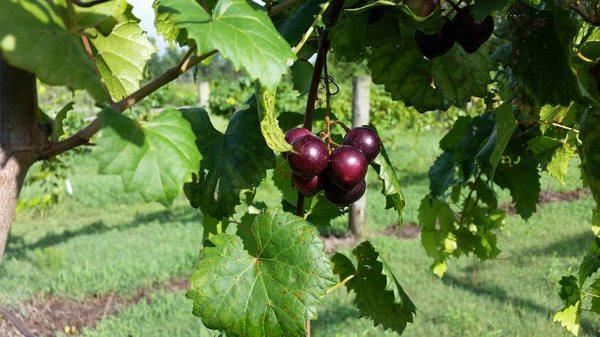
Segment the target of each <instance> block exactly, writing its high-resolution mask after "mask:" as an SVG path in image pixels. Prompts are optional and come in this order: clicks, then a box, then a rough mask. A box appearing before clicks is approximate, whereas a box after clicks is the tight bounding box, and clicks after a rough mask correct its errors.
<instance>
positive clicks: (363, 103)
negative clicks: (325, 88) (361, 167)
mask: <svg viewBox="0 0 600 337" xmlns="http://www.w3.org/2000/svg"><path fill="white" fill-rule="evenodd" d="M352 84H353V96H352V126H353V127H355V126H361V125H365V124H368V123H369V109H370V104H369V99H370V90H371V76H368V75H367V76H356V77H354V79H353V81H352ZM366 210H367V193H366V192H365V195H364V196H363V197H362V198H360V199H359V200H358V201H356V202H355V203H354V204H352V206H350V218H349V222H348V230H349V231H350V233H352V234H353V235H354V236H355V237H356V238H360V237H361V236H362V235H363V231H364V225H365V213H366Z"/></svg>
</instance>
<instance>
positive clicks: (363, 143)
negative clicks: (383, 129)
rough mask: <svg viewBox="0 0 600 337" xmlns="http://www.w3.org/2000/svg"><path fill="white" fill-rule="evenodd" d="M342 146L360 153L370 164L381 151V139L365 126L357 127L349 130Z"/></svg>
mask: <svg viewBox="0 0 600 337" xmlns="http://www.w3.org/2000/svg"><path fill="white" fill-rule="evenodd" d="M343 144H344V145H350V146H354V147H355V148H357V149H359V150H361V151H362V153H363V154H364V155H365V157H367V161H368V162H369V163H370V162H372V161H373V159H375V158H376V157H377V156H378V155H379V152H380V151H381V139H380V138H379V135H378V134H377V132H375V130H373V129H371V128H369V127H367V126H359V127H356V128H352V129H350V130H349V131H348V132H347V133H346V137H344V142H343Z"/></svg>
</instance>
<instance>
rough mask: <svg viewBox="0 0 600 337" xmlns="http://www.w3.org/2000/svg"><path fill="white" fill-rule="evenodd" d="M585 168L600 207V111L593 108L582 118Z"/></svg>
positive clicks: (581, 133) (581, 134)
mask: <svg viewBox="0 0 600 337" xmlns="http://www.w3.org/2000/svg"><path fill="white" fill-rule="evenodd" d="M580 137H581V142H582V153H583V158H582V161H583V168H584V170H585V175H586V179H587V183H588V184H589V186H590V188H591V190H592V193H593V194H594V198H595V199H596V205H600V170H598V167H600V109H599V108H592V109H589V110H588V111H586V112H585V113H584V114H583V116H582V118H581V128H580Z"/></svg>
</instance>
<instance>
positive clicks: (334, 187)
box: [285, 126, 381, 206]
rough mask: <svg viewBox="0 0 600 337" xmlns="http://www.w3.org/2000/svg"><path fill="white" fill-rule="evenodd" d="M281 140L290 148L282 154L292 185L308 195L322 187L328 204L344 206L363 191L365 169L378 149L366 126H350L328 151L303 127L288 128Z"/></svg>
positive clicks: (371, 132) (354, 199)
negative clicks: (290, 149)
mask: <svg viewBox="0 0 600 337" xmlns="http://www.w3.org/2000/svg"><path fill="white" fill-rule="evenodd" d="M285 140H286V141H287V142H288V143H290V144H291V145H292V147H293V149H294V151H293V152H291V153H288V154H287V155H286V158H287V160H288V163H289V165H290V168H291V170H292V178H291V179H292V186H293V187H294V188H295V189H297V190H298V191H299V192H300V193H301V194H302V195H304V196H306V197H312V196H314V195H316V194H317V193H319V192H320V191H321V190H323V191H324V193H325V197H326V198H327V199H328V200H329V201H331V202H332V203H334V204H336V205H338V206H348V205H350V204H351V203H353V202H355V201H357V200H358V199H360V198H361V197H362V196H363V195H364V194H365V190H366V187H367V183H366V181H365V176H366V175H367V168H368V166H369V163H370V162H372V161H373V160H374V159H375V158H376V157H377V155H378V154H379V151H380V150H381V140H380V139H379V136H378V135H377V132H375V131H374V130H372V129H370V128H369V127H366V126H361V127H356V128H353V129H350V130H348V132H347V133H346V137H345V138H344V141H343V143H342V145H340V146H338V147H337V148H335V149H333V150H332V151H331V150H330V148H328V146H327V145H326V144H325V142H324V141H323V140H322V139H321V138H319V137H317V136H315V135H313V134H312V133H311V132H310V131H308V130H307V129H304V128H294V129H291V130H289V131H288V132H287V133H286V135H285Z"/></svg>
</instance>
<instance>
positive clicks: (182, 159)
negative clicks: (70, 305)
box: [0, 0, 600, 337]
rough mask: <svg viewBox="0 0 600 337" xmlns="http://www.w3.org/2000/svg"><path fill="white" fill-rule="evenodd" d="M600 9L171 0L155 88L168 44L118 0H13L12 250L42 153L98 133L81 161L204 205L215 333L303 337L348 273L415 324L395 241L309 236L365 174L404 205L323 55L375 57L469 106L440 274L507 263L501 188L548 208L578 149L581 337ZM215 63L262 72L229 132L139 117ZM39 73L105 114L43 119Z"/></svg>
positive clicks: (568, 288) (376, 63) (391, 80)
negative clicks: (168, 61) (149, 72)
mask: <svg viewBox="0 0 600 337" xmlns="http://www.w3.org/2000/svg"><path fill="white" fill-rule="evenodd" d="M599 8H600V7H599V6H598V2H597V1H591V0H590V1H587V0H577V1H566V0H565V1H551V0H540V1H530V0H517V1H509V0H497V1H486V0H462V1H459V2H454V1H451V0H448V1H439V0H403V1H387V0H361V1H344V0H282V1H267V2H266V3H265V4H264V5H260V4H258V3H255V2H252V1H246V0H218V1H196V0H156V1H155V3H154V5H153V10H154V13H155V17H156V21H155V26H156V28H157V30H158V31H159V33H160V34H161V35H162V37H164V38H165V40H167V41H168V42H169V43H171V44H173V45H175V44H177V45H179V46H181V47H182V48H183V51H182V54H183V55H182V57H181V60H180V61H179V63H178V64H177V65H176V66H174V67H173V68H171V69H168V70H166V71H165V72H164V73H163V74H160V75H158V76H157V77H155V78H154V79H151V80H149V81H147V82H143V81H142V80H143V79H144V76H145V74H146V71H145V67H146V64H147V63H148V62H149V61H150V59H151V57H152V55H153V54H155V53H156V52H157V50H156V48H155V47H154V45H153V44H152V43H151V42H150V40H149V39H148V37H147V36H146V34H145V33H144V32H143V31H142V30H141V28H140V26H139V19H138V18H137V17H135V15H134V14H133V8H132V6H131V5H129V4H128V3H127V2H126V1H125V0H91V1H90V0H88V1H82V0H2V1H0V13H10V15H2V16H0V53H1V54H0V57H1V59H0V66H2V69H3V70H2V71H3V72H4V71H6V73H7V74H14V75H10V76H7V78H8V77H10V78H9V79H10V80H11V81H13V80H14V81H20V82H18V83H21V84H20V86H22V87H19V88H18V89H19V90H17V91H18V92H17V93H15V89H14V88H12V89H11V88H6V85H4V84H3V83H2V81H0V95H3V96H2V98H3V102H4V101H7V102H8V101H10V102H12V101H14V102H21V103H20V105H19V106H17V105H18V104H17V103H14V106H15V107H16V108H14V109H13V108H12V106H11V108H10V109H9V108H8V107H5V106H4V105H2V106H0V117H2V118H0V126H1V127H2V128H1V129H0V131H2V133H0V136H1V137H0V160H2V161H3V163H4V162H6V163H9V164H10V165H6V167H4V166H2V167H0V178H1V179H0V181H7V182H9V183H10V184H3V185H0V192H2V193H1V195H0V206H3V208H2V210H0V234H1V235H0V257H1V254H2V252H3V251H4V247H5V242H6V239H7V236H8V231H9V228H10V225H11V223H12V220H13V217H14V210H15V208H16V207H17V204H18V203H17V200H18V196H19V193H20V189H21V187H22V184H23V181H24V179H25V175H26V173H27V171H28V170H29V169H30V167H31V166H32V165H33V164H34V163H35V162H37V161H43V162H45V163H46V166H50V165H52V164H55V163H61V168H62V164H63V163H64V162H63V161H60V159H61V158H62V156H64V155H66V154H67V153H70V152H71V151H74V150H75V149H81V148H86V147H89V146H92V145H95V146H96V147H97V148H96V149H94V150H93V151H86V153H85V155H88V156H96V157H97V159H98V161H99V163H100V165H99V172H100V173H101V174H108V175H117V176H120V177H121V179H122V181H123V186H124V187H125V189H126V190H127V191H136V192H138V193H139V194H140V195H141V196H142V197H143V198H144V200H145V201H147V202H160V203H162V204H163V205H165V206H170V205H171V204H172V203H173V202H174V200H175V198H177V196H178V195H179V194H180V192H181V190H182V189H183V192H184V193H185V196H186V197H187V199H188V200H189V204H190V205H191V207H193V208H197V209H199V210H200V211H201V213H202V215H203V217H202V225H203V238H202V240H201V242H198V245H199V247H200V249H201V253H200V257H199V259H198V262H197V264H196V265H195V266H194V268H193V271H192V276H191V277H190V280H189V282H190V287H189V290H188V291H187V293H186V296H187V298H188V299H189V300H190V301H191V303H193V314H194V315H196V316H198V317H199V318H200V319H201V320H202V323H203V324H204V325H205V326H206V327H208V328H209V329H213V330H218V331H221V332H223V333H224V334H226V335H227V336H239V337H266V336H310V333H311V329H310V321H311V320H315V319H318V310H317V308H318V305H319V303H321V302H322V300H323V298H324V297H325V296H326V295H327V294H329V293H331V292H333V291H339V290H338V289H341V288H345V289H346V290H347V291H348V292H352V293H353V294H354V305H355V306H356V307H357V308H358V311H359V312H360V315H361V317H363V318H365V319H370V320H372V321H373V323H374V324H375V325H377V326H380V327H382V328H383V329H390V330H392V331H394V332H396V333H398V334H402V333H403V332H404V331H405V329H407V326H408V324H409V323H412V322H413V320H414V317H415V315H416V312H417V308H416V307H415V305H414V303H413V301H412V300H411V299H410V297H409V296H408V293H410V290H408V289H407V290H406V291H405V289H404V288H403V287H402V278H400V277H398V275H397V274H395V273H394V271H393V270H392V269H391V268H390V265H389V264H388V263H387V262H386V259H385V256H383V255H382V253H381V252H380V251H378V250H377V247H376V246H375V245H374V244H373V243H371V242H370V241H364V242H361V243H359V244H358V245H357V246H356V247H355V248H354V249H353V250H352V251H351V252H350V253H349V254H342V253H339V252H338V253H335V254H333V255H331V256H330V255H328V254H326V253H325V252H324V243H323V240H322V239H321V238H320V237H319V235H318V233H317V231H316V230H315V227H317V226H326V225H328V224H329V223H330V222H331V220H332V219H336V218H338V217H340V216H342V215H344V214H346V213H347V211H348V207H349V206H350V205H351V204H352V203H354V202H356V201H357V200H359V199H360V198H361V197H362V196H363V195H364V194H365V191H366V189H367V182H366V176H367V172H368V171H369V170H371V171H372V173H373V174H375V175H376V176H377V177H378V178H379V180H380V181H381V182H382V184H381V185H382V190H381V193H382V195H383V197H385V200H386V202H385V205H382V206H381V208H387V209H392V210H393V211H394V212H395V214H396V213H397V215H398V221H399V222H401V219H402V214H403V211H404V207H405V199H404V196H403V194H402V186H401V181H400V180H399V179H398V177H397V175H396V172H395V170H394V163H392V162H391V161H390V157H389V156H388V150H389V148H386V144H385V141H384V139H383V138H384V137H381V136H380V133H379V132H378V131H377V126H376V125H372V124H371V125H363V126H358V127H352V128H349V127H347V126H346V125H345V124H344V121H343V118H338V116H336V113H337V112H338V111H336V108H335V107H336V105H335V104H334V100H335V99H336V98H334V96H335V95H336V94H337V93H338V92H340V91H341V89H343V88H340V86H341V85H338V84H337V83H336V82H335V81H334V77H333V76H332V74H330V69H328V64H331V62H333V61H344V62H348V63H352V64H355V65H365V66H366V67H367V68H368V70H369V72H370V75H371V76H372V78H373V82H374V83H375V84H378V85H380V87H377V88H378V89H377V90H384V89H385V90H386V91H387V92H388V93H389V95H390V97H391V99H393V100H395V101H398V102H401V103H402V104H403V106H405V107H406V108H408V109H411V111H413V112H415V114H417V112H418V113H420V114H426V113H433V112H435V113H438V114H441V115H445V116H447V115H452V114H453V111H456V110H457V109H464V110H469V107H473V106H475V107H476V108H475V109H471V110H475V111H477V112H478V113H477V114H466V115H461V116H459V117H457V118H452V119H453V124H452V125H451V127H450V128H449V129H448V130H447V133H446V134H445V136H444V137H443V138H442V139H441V141H440V143H439V147H440V155H439V156H438V157H437V159H436V160H435V162H434V163H433V165H432V166H431V168H430V169H429V172H428V177H429V182H430V186H429V191H428V192H427V195H425V196H423V199H422V200H421V203H420V207H419V210H418V213H419V216H418V218H419V226H420V228H421V237H420V239H421V243H422V246H423V249H424V250H425V252H426V254H427V255H428V256H429V258H430V259H431V261H432V264H431V266H430V268H431V271H432V272H433V273H434V274H435V275H437V276H439V277H440V278H442V277H444V275H445V273H446V271H447V270H448V268H452V261H453V259H455V258H458V257H460V256H468V255H471V256H473V257H475V258H477V259H479V260H493V259H495V258H497V257H498V255H499V254H500V252H501V247H502V242H501V240H500V239H499V233H500V231H501V230H502V227H503V225H504V222H505V219H506V216H507V214H506V211H505V208H502V207H501V206H500V203H501V201H502V199H501V197H500V196H499V195H500V194H499V192H500V191H502V190H505V191H506V192H507V195H509V196H510V200H511V202H512V203H513V204H514V208H515V211H516V213H517V215H518V216H520V217H521V218H523V219H524V220H527V219H529V218H530V217H531V216H532V215H533V214H534V213H535V212H536V211H538V201H539V196H540V191H541V184H540V178H541V176H542V172H544V173H547V174H548V175H550V176H551V177H553V178H554V179H556V180H557V181H559V182H564V177H565V176H566V171H567V169H568V167H569V163H570V161H571V159H573V158H574V157H579V159H580V161H581V165H580V166H581V170H582V173H583V174H584V176H585V179H586V183H587V185H588V186H589V188H590V189H591V192H592V194H593V197H594V200H595V202H596V206H595V208H594V209H593V210H590V215H591V219H592V228H591V231H592V232H593V235H594V240H593V241H592V242H591V244H590V247H589V250H588V253H587V254H586V255H585V256H583V257H582V262H581V264H580V266H579V268H578V270H577V273H575V274H573V275H566V276H564V277H563V278H562V279H561V280H560V293H559V294H557V296H558V297H560V298H561V299H562V300H563V302H564V306H563V307H562V308H555V309H556V313H555V315H554V316H553V320H554V321H555V322H557V323H559V324H560V325H561V326H562V327H564V328H565V329H567V330H568V331H569V332H571V333H572V334H574V335H578V333H579V330H580V323H579V322H580V321H581V317H582V316H585V315H600V301H599V298H600V297H599V296H600V295H599V294H600V273H599V272H598V271H599V269H600V262H599V261H600V259H599V257H600V208H599V207H598V205H599V204H600V173H599V170H598V168H599V167H600V159H599V158H600V153H599V152H598V151H600V150H599V149H600V146H599V144H600V99H599V97H600V95H599V93H600V49H599V48H598V45H599V44H600V9H599ZM215 59H217V60H223V59H225V60H227V61H228V62H231V65H232V66H233V67H234V68H235V69H236V70H237V69H239V70H240V72H243V73H244V76H247V78H248V79H249V82H248V85H245V86H244V90H245V91H244V92H248V93H249V97H247V100H246V101H245V104H243V105H241V107H240V108H239V109H237V111H235V112H234V113H233V114H231V115H230V116H227V117H228V118H229V121H228V125H227V128H226V130H225V131H219V130H218V129H217V128H216V127H215V126H214V125H213V124H212V122H211V118H210V114H209V113H208V112H207V111H206V110H204V109H202V108H194V107H190V108H185V109H183V108H181V109H165V110H164V111H162V112H160V113H159V114H158V115H157V116H156V118H153V119H149V120H141V119H139V118H136V116H133V115H132V114H130V113H129V112H128V109H130V108H132V107H134V106H135V105H136V104H138V103H139V102H140V101H142V100H144V99H145V98H147V97H148V96H150V95H152V94H153V93H155V92H157V91H158V90H160V89H161V88H162V87H164V86H166V85H167V84H169V83H170V82H173V81H174V80H176V79H177V78H179V77H180V76H182V75H183V74H184V73H189V72H190V71H192V70H198V69H199V68H201V67H202V66H203V64H207V63H209V62H215V61H214V60H215ZM308 60H311V62H308ZM334 75H335V74H334ZM284 76H291V77H292V78H293V79H295V80H296V81H292V82H293V83H294V85H295V86H296V88H295V89H297V90H298V91H299V92H301V93H302V94H305V95H303V96H299V98H297V100H305V102H304V101H302V102H300V103H299V104H301V105H303V106H305V108H304V109H303V111H278V109H277V108H276V107H277V104H276V97H277V88H278V85H279V84H280V82H281V81H282V78H283V77H284ZM336 78H337V76H336ZM36 79H37V80H38V81H40V82H43V83H45V84H47V85H52V86H62V87H66V88H67V89H68V90H72V91H83V92H86V93H87V94H88V95H89V97H91V98H92V99H93V100H94V102H95V104H96V107H97V115H96V117H95V118H94V119H93V120H92V121H91V122H89V123H87V124H86V125H85V126H82V127H81V128H79V129H78V130H77V131H75V132H69V133H68V134H64V128H65V125H63V124H64V120H65V118H66V112H67V111H69V110H70V109H72V104H71V105H67V106H66V107H65V108H64V109H62V110H60V111H59V112H58V113H56V117H55V118H50V117H49V116H47V115H45V114H43V113H42V112H40V110H39V108H38V107H37V101H36V99H37V97H36V89H35V80H36ZM298 79H303V80H298ZM0 80H2V78H0ZM299 81H302V82H303V83H298V82H299ZM11 83H12V82H11ZM342 87H343V86H342ZM381 88H384V89H381ZM11 90H12V91H11ZM26 94H28V95H29V96H27V97H24V96H25V95H26ZM4 95H9V96H10V97H9V98H6V99H5V96H4ZM323 96H324V108H320V107H319V105H323V104H320V103H323V101H322V97H323ZM32 102H33V103H32ZM2 104H4V103H2ZM16 112H18V113H19V114H21V115H17V113H16ZM377 113H382V112H377ZM383 113H385V112H383ZM390 115H392V116H393V117H389V116H388V118H391V119H392V120H393V119H394V118H397V117H396V116H402V115H401V114H392V113H390ZM5 121H10V123H9V122H5ZM9 124H10V125H9ZM16 126H18V127H16ZM27 128H29V129H28V130H29V131H28V132H25V131H23V130H25V129H27ZM17 130H18V131H17ZM69 131H71V130H69ZM4 133H6V134H7V135H10V136H11V137H12V136H14V137H12V138H11V139H18V140H23V139H25V141H23V142H24V143H22V144H13V143H12V142H10V141H6V140H5V138H7V137H4ZM17 133H18V134H17ZM401 136H402V135H400V134H399V135H398V137H401ZM65 166H66V164H65ZM268 172H272V174H271V173H269V174H267V173H268ZM268 176H272V180H273V182H274V184H275V185H276V186H277V188H278V189H279V190H281V194H282V200H281V207H279V208H268V207H267V206H266V205H264V204H262V203H258V202H255V201H254V197H255V195H256V193H257V191H258V190H260V188H261V182H263V181H265V180H266V179H267V177H268ZM4 185H6V186H8V187H10V189H9V188H8V187H4ZM55 199H56V200H57V202H58V197H56V198H55ZM5 205H6V207H5ZM4 209H6V210H8V211H5V210H4ZM316 210H319V211H316ZM323 210H325V211H323ZM557 328H558V326H557Z"/></svg>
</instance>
